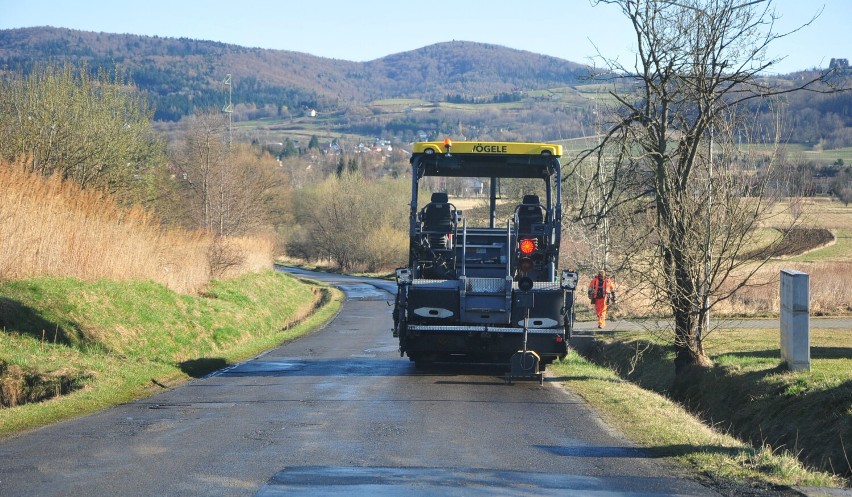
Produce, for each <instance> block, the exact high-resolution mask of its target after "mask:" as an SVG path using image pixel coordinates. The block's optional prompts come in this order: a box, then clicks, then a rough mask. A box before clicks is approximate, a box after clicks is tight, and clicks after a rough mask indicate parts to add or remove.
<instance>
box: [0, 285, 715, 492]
mask: <svg viewBox="0 0 852 497" xmlns="http://www.w3.org/2000/svg"><path fill="white" fill-rule="evenodd" d="M312 277H314V278H317V279H323V280H326V281H330V282H332V283H334V284H336V285H338V286H340V287H341V288H343V289H344V290H345V291H346V293H347V297H348V298H347V300H346V302H345V303H344V304H343V307H342V309H341V312H340V314H339V315H338V316H337V317H336V318H335V319H334V320H332V321H331V322H330V323H328V324H327V325H326V326H325V327H324V328H323V329H321V330H319V331H317V332H316V333H313V334H312V335H310V336H307V337H304V338H301V339H299V340H296V341H294V342H291V343H288V344H285V345H283V346H281V347H278V348H276V349H274V350H271V351H269V352H267V353H265V354H262V355H261V356H259V357H257V358H255V359H253V360H250V361H247V362H244V363H241V364H237V365H234V366H230V367H228V368H225V369H223V370H220V371H217V372H216V373H214V374H211V375H209V376H207V377H205V378H201V379H197V380H194V381H192V382H190V383H188V384H186V385H184V386H182V387H179V388H175V389H173V390H169V391H166V392H164V393H162V394H159V395H156V396H154V397H150V398H147V399H144V400H140V401H136V402H131V403H128V404H125V405H121V406H118V407H115V408H111V409H107V410H104V411H101V412H99V413H97V414H95V415H92V416H87V417H84V418H79V419H76V420H72V421H68V422H64V423H59V424H56V425H53V426H49V427H46V428H43V429H39V430H35V431H32V432H29V433H25V434H22V435H20V436H17V437H15V438H12V439H10V440H7V441H5V442H3V443H0V495H2V496H3V497H12V496H40V497H46V496H78V495H79V496H107V495H108V496H117V495H121V496H136V495H138V496H152V495H158V496H159V495H163V496H202V495H203V496H251V495H255V496H264V497H266V496H280V495H292V494H305V495H327V496H342V495H346V496H349V497H353V496H367V495H369V496H377V495H378V496H382V495H401V494H405V495H413V496H420V495H429V496H431V495H466V496H480V495H483V496H484V495H488V496H493V495H576V494H582V495H591V496H596V495H600V496H603V495H606V496H611V495H626V496H639V495H696V496H699V495H701V496H704V495H717V494H716V493H715V492H714V491H712V490H710V489H708V488H705V487H703V486H702V485H700V484H699V483H697V482H695V481H692V480H690V479H689V478H688V477H686V476H685V475H684V474H682V473H681V472H680V471H679V469H677V468H675V467H672V466H670V465H668V464H666V463H665V462H664V461H662V460H659V459H656V458H654V457H653V456H652V455H650V454H649V453H647V452H645V451H643V450H641V449H639V448H636V447H634V446H632V445H631V444H630V443H629V442H627V441H626V440H625V439H624V438H623V437H622V436H621V435H620V434H618V433H616V432H615V431H614V430H613V429H611V428H610V427H608V426H607V425H606V424H605V423H603V422H602V421H601V419H600V418H599V417H598V415H597V414H596V413H595V412H593V411H592V410H591V409H590V408H589V407H588V406H587V405H586V404H585V403H584V402H583V401H582V400H581V399H580V398H578V397H576V396H575V395H573V394H571V393H569V392H566V391H564V390H563V389H562V388H560V387H559V386H558V385H557V384H555V383H549V382H547V381H546V382H545V384H544V386H539V384H538V382H515V383H514V384H513V385H506V384H505V383H504V381H503V378H502V375H503V371H502V370H495V369H493V368H483V367H472V366H469V367H453V368H444V369H438V370H434V371H426V372H421V371H418V370H416V369H415V368H414V366H413V364H411V363H410V362H409V361H408V360H407V359H405V358H400V357H399V353H398V351H397V344H396V341H395V339H394V338H393V337H392V336H391V316H390V307H388V305H387V301H388V300H390V299H391V294H390V293H389V291H391V292H392V291H393V290H394V285H393V284H392V283H389V282H386V281H379V280H367V279H363V278H349V277H341V276H337V275H320V274H312Z"/></svg>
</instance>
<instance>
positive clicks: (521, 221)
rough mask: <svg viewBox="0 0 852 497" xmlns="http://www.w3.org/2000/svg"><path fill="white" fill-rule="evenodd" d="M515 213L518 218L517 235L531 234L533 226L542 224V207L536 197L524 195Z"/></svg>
mask: <svg viewBox="0 0 852 497" xmlns="http://www.w3.org/2000/svg"><path fill="white" fill-rule="evenodd" d="M515 212H516V213H517V216H518V232H519V233H532V225H533V224H541V223H543V222H544V206H542V205H541V201H540V199H539V198H538V195H524V199H523V200H522V202H521V205H519V206H518V207H517V209H516V210H515Z"/></svg>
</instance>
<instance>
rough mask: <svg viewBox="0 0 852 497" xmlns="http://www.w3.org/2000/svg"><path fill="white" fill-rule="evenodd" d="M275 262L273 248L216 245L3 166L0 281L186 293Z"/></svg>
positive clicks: (245, 242) (236, 241) (104, 198)
mask: <svg viewBox="0 0 852 497" xmlns="http://www.w3.org/2000/svg"><path fill="white" fill-rule="evenodd" d="M223 247H224V249H223V250H219V251H217V250H215V249H216V248H220V249H222V248H223ZM217 257H218V259H217ZM271 261H272V241H271V240H266V239H262V238H252V237H243V238H229V239H225V240H221V239H220V240H218V241H217V240H214V239H213V238H212V237H210V236H209V235H206V234H204V233H202V232H187V231H182V230H175V229H167V228H164V227H163V226H161V225H160V224H159V221H158V220H157V219H156V218H155V217H154V216H152V215H151V214H149V213H147V212H145V211H144V210H142V209H140V208H138V207H131V208H125V207H122V206H120V205H118V203H117V202H116V201H115V200H114V199H113V198H112V197H110V196H108V195H106V194H103V193H101V192H98V191H95V190H91V189H86V190H83V189H81V188H80V187H78V186H76V185H75V184H73V183H70V182H67V181H66V182H63V181H61V180H60V179H59V178H57V177H52V178H44V177H43V176H41V175H37V174H29V173H25V172H22V168H21V167H20V165H14V164H0V279H19V278H26V277H32V276H43V275H53V276H73V277H77V278H81V279H85V280H96V279H112V280H120V281H127V280H152V281H156V282H158V283H162V284H164V285H166V286H167V287H169V288H170V289H172V290H175V291H178V292H184V293H187V292H195V291H198V290H199V289H201V288H202V287H204V286H205V285H206V284H207V282H208V280H209V279H210V278H211V277H218V276H226V275H233V274H239V273H242V272H247V271H255V270H258V269H260V268H268V267H270V266H271Z"/></svg>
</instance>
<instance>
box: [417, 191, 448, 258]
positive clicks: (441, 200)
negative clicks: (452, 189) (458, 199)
mask: <svg viewBox="0 0 852 497" xmlns="http://www.w3.org/2000/svg"><path fill="white" fill-rule="evenodd" d="M430 200H431V201H430V202H429V203H428V204H426V206H425V207H423V210H422V211H421V212H420V220H421V221H422V222H423V232H424V233H426V235H427V238H428V240H429V243H430V245H431V246H432V248H436V249H446V248H449V235H450V233H452V231H453V211H454V210H455V209H454V208H453V205H452V204H450V203H449V197H448V196H447V194H446V193H445V192H435V193H433V194H432V197H431V199H430Z"/></svg>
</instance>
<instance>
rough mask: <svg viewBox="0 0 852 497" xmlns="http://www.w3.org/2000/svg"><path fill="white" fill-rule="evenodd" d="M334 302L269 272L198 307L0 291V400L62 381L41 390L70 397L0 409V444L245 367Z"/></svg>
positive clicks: (90, 286) (55, 286) (122, 293)
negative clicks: (31, 430)
mask: <svg viewBox="0 0 852 497" xmlns="http://www.w3.org/2000/svg"><path fill="white" fill-rule="evenodd" d="M341 300H342V296H341V294H340V292H339V291H337V290H336V289H333V288H328V287H320V286H317V285H314V284H309V283H306V282H303V281H301V280H297V279H295V278H293V277H290V276H288V275H285V274H282V273H276V272H273V271H268V272H265V273H262V274H251V275H246V276H242V277H239V278H236V279H233V280H228V281H216V282H213V283H212V284H211V285H210V288H209V289H208V290H207V291H206V292H205V293H204V294H203V295H201V296H197V297H195V296H187V295H179V294H175V293H173V292H171V291H169V290H168V289H166V288H165V287H163V286H161V285H157V284H154V283H150V282H130V283H126V282H125V283H118V282H112V281H99V282H95V283H86V282H81V281H79V280H75V279H70V278H36V279H30V280H24V281H7V282H3V283H0V325H2V327H1V328H0V373H2V372H4V371H5V373H6V374H5V375H4V376H3V378H2V381H0V387H2V388H3V395H4V397H7V398H8V397H10V396H18V397H21V396H23V395H26V392H27V388H26V387H27V384H29V385H30V386H31V385H32V384H33V383H38V381H41V380H49V379H51V378H62V379H63V381H60V382H52V383H51V382H47V385H49V386H48V387H47V388H46V389H47V390H50V389H54V390H55V391H54V392H53V393H60V391H63V392H64V391H67V392H69V393H67V394H65V395H58V396H56V397H54V398H51V399H50V400H46V401H43V402H34V403H27V404H22V405H16V406H14V407H8V408H2V409H0V437H4V436H9V435H11V434H14V433H18V432H20V431H22V430H26V429H29V428H34V427H38V426H42V425H46V424H49V423H53V422H56V421H59V420H63V419H68V418H70V417H74V416H79V415H83V414H87V413H91V412H94V411H96V410H99V409H102V408H104V407H109V406H112V405H116V404H119V403H123V402H127V401H129V400H132V399H135V398H139V397H142V396H146V395H150V394H152V393H156V392H157V391H159V390H161V389H162V388H165V387H170V386H174V385H176V384H179V383H182V382H185V381H188V380H189V379H190V378H192V377H197V376H200V375H203V374H206V373H208V372H210V371H213V370H216V369H218V368H221V367H223V366H225V365H227V364H230V363H234V362H239V361H241V360H244V359H246V358H249V357H252V356H254V355H256V354H258V353H260V352H262V351H264V350H267V349H269V348H272V347H275V346H276V345H278V344H280V343H282V342H285V341H287V340H291V339H293V338H296V337H298V336H300V335H303V334H305V333H307V332H310V331H311V330H313V329H315V328H316V327H317V326H319V325H320V324H322V323H323V322H325V321H327V320H328V319H330V318H331V317H333V316H334V314H336V313H337V311H338V310H339V307H340V301H341ZM46 393H47V394H50V393H51V392H49V391H48V392H46ZM19 400H20V399H19Z"/></svg>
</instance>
